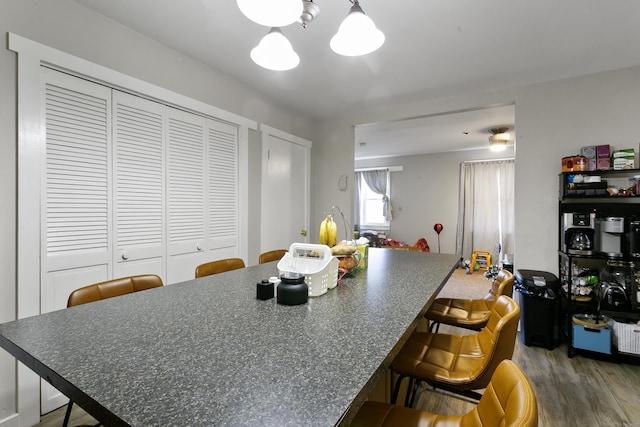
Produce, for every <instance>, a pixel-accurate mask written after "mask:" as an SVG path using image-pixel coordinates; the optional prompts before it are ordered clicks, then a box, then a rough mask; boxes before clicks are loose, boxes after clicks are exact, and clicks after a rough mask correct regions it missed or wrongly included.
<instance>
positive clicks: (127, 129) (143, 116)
mask: <svg viewBox="0 0 640 427" xmlns="http://www.w3.org/2000/svg"><path fill="white" fill-rule="evenodd" d="M165 114H166V107H165V106H164V105H162V104H159V103H156V102H152V101H149V100H146V99H143V98H139V97H137V96H133V95H129V94H126V93H122V92H119V91H115V90H114V91H113V144H114V150H113V157H114V158H113V160H114V162H113V175H114V177H113V188H114V195H113V197H114V232H115V242H114V243H115V251H114V266H113V268H114V277H124V276H133V275H136V274H157V275H159V276H160V277H162V278H163V280H165V281H166V278H167V277H166V240H165V230H166V220H165V214H164V206H165V148H164V135H165V133H164V131H165V125H164V124H165Z"/></svg>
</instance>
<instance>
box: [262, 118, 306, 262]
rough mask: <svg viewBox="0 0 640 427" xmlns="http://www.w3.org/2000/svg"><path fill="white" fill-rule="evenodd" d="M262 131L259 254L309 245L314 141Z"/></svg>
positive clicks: (267, 130)
mask: <svg viewBox="0 0 640 427" xmlns="http://www.w3.org/2000/svg"><path fill="white" fill-rule="evenodd" d="M260 130H261V131H262V158H263V160H262V177H263V178H262V214H261V218H262V219H261V227H260V228H261V238H260V242H261V247H260V252H266V251H269V250H272V249H289V246H291V244H292V243H305V242H309V237H310V236H309V231H308V230H309V215H310V214H309V205H310V203H309V187H310V184H309V182H310V172H309V170H310V169H309V164H310V152H311V142H310V141H307V140H304V139H302V138H298V137H295V136H293V135H289V134H286V133H284V132H281V131H278V130H276V129H273V128H270V127H268V126H261V127H260Z"/></svg>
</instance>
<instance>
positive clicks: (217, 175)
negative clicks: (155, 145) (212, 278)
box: [207, 120, 239, 259]
mask: <svg viewBox="0 0 640 427" xmlns="http://www.w3.org/2000/svg"><path fill="white" fill-rule="evenodd" d="M207 125H208V129H207V160H208V165H207V167H208V169H207V182H208V187H209V189H208V207H207V214H208V215H207V216H208V228H207V231H208V235H207V238H208V248H207V249H208V251H209V258H210V259H217V258H226V257H233V256H238V251H239V249H238V246H239V227H238V218H239V215H238V163H239V161H238V128H237V127H235V126H232V125H229V124H227V123H221V122H217V121H215V120H208V121H207Z"/></svg>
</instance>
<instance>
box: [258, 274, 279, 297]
mask: <svg viewBox="0 0 640 427" xmlns="http://www.w3.org/2000/svg"><path fill="white" fill-rule="evenodd" d="M274 295H275V289H274V288H273V283H271V282H269V281H268V280H266V279H265V280H262V282H260V283H257V284H256V298H258V299H261V300H268V299H271V298H273V297H274Z"/></svg>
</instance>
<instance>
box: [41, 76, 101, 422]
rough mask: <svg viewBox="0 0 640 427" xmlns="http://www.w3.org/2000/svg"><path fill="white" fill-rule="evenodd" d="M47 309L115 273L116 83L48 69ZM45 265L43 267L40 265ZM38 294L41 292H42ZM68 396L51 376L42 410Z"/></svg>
mask: <svg viewBox="0 0 640 427" xmlns="http://www.w3.org/2000/svg"><path fill="white" fill-rule="evenodd" d="M41 71H42V79H43V83H44V87H43V97H44V99H43V101H42V102H43V106H44V108H43V119H44V121H43V128H44V134H45V143H44V144H43V147H42V148H43V149H42V151H41V158H42V161H41V162H40V163H41V165H42V175H41V178H40V177H33V178H34V179H39V178H40V179H41V189H42V194H41V196H40V197H41V200H42V203H41V207H42V210H41V213H40V217H41V219H42V220H41V221H40V224H41V225H40V227H41V228H40V242H41V243H40V247H41V257H40V263H41V265H40V266H39V267H40V277H41V279H40V280H41V282H40V283H41V286H40V292H41V295H40V304H41V307H40V309H41V312H43V313H45V312H49V311H53V310H59V309H62V308H65V307H66V305H67V298H68V297H69V294H70V293H71V291H73V290H74V289H76V288H79V287H82V286H86V285H89V284H91V283H96V282H100V281H103V280H107V279H109V278H110V277H111V274H112V271H111V260H112V250H111V248H112V238H111V235H110V223H111V213H110V200H111V194H110V192H111V190H110V185H109V182H110V179H111V126H110V122H111V90H110V89H108V88H105V87H104V86H101V85H97V84H94V83H90V82H87V81H85V80H81V79H78V78H75V77H71V76H68V75H66V74H63V73H60V72H57V71H53V70H50V69H47V68H44V67H43V68H41ZM33 267H34V268H38V266H35V265H34V266H33ZM34 297H35V296H34ZM66 401H67V399H66V397H65V396H64V395H62V394H61V393H60V392H58V391H57V390H56V389H55V388H53V387H52V386H51V385H49V384H48V383H47V382H45V381H42V386H41V412H42V413H46V412H49V411H51V410H53V409H56V408H58V407H60V406H61V405H64V404H65V403H66Z"/></svg>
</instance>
